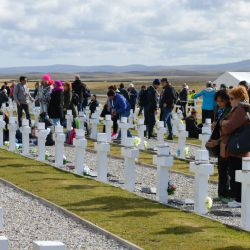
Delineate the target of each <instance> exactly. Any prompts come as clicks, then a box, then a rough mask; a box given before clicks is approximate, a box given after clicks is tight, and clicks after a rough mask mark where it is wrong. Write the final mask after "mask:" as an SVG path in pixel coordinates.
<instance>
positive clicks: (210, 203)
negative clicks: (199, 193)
mask: <svg viewBox="0 0 250 250" xmlns="http://www.w3.org/2000/svg"><path fill="white" fill-rule="evenodd" d="M205 206H206V208H207V210H210V209H211V208H212V206H213V199H212V198H211V197H207V198H206V199H205Z"/></svg>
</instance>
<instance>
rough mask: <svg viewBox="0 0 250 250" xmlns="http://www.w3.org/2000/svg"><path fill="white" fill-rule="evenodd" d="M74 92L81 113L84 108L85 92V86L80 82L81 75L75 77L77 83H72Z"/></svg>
mask: <svg viewBox="0 0 250 250" xmlns="http://www.w3.org/2000/svg"><path fill="white" fill-rule="evenodd" d="M72 90H73V95H77V96H78V104H77V109H78V112H80V111H82V107H83V92H84V85H83V83H82V81H81V80H80V75H76V76H75V81H74V82H73V83H72Z"/></svg>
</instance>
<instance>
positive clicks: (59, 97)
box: [48, 80, 63, 126]
mask: <svg viewBox="0 0 250 250" xmlns="http://www.w3.org/2000/svg"><path fill="white" fill-rule="evenodd" d="M48 114H49V118H51V119H52V121H53V125H55V126H56V125H60V124H61V121H62V119H63V83H62V82H61V81H59V80H57V81H55V83H54V88H53V89H52V92H51V95H50V102H49V108H48Z"/></svg>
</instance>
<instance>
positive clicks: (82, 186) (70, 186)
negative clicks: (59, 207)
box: [58, 185, 99, 190]
mask: <svg viewBox="0 0 250 250" xmlns="http://www.w3.org/2000/svg"><path fill="white" fill-rule="evenodd" d="M97 187H99V186H93V185H69V186H67V187H60V188H58V189H64V190H79V189H94V188H97Z"/></svg>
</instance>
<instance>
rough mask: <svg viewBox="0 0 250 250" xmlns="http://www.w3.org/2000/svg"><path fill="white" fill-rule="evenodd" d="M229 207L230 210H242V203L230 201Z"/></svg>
mask: <svg viewBox="0 0 250 250" xmlns="http://www.w3.org/2000/svg"><path fill="white" fill-rule="evenodd" d="M227 205H228V207H230V208H240V207H241V203H240V202H237V201H230V202H228V203H227Z"/></svg>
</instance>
